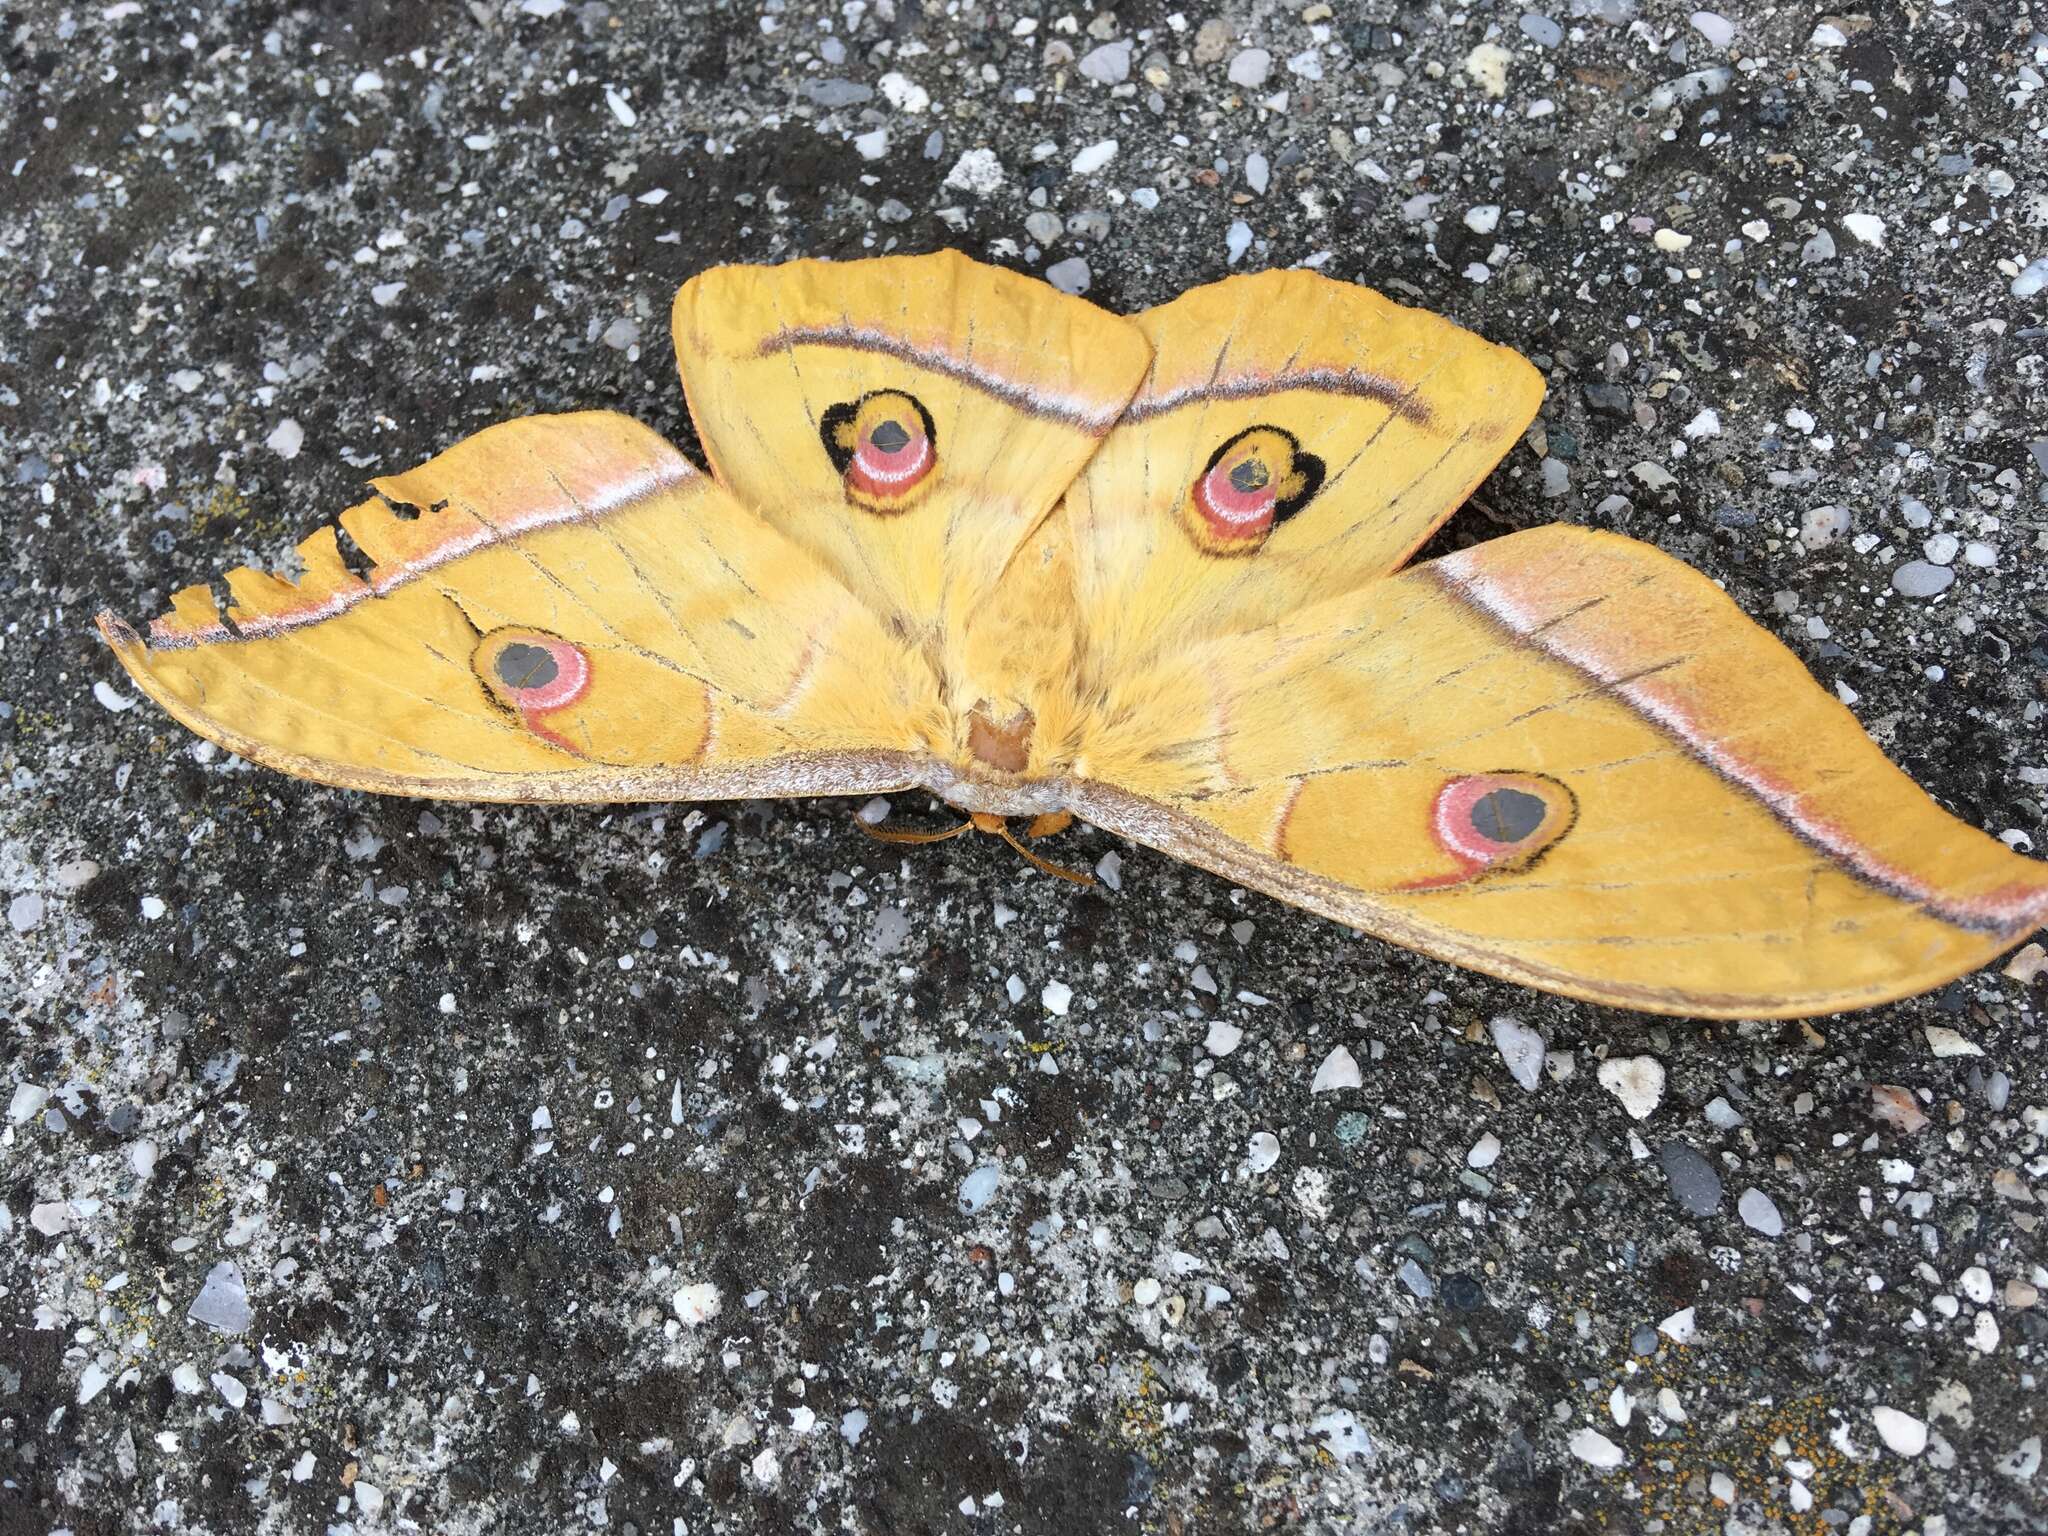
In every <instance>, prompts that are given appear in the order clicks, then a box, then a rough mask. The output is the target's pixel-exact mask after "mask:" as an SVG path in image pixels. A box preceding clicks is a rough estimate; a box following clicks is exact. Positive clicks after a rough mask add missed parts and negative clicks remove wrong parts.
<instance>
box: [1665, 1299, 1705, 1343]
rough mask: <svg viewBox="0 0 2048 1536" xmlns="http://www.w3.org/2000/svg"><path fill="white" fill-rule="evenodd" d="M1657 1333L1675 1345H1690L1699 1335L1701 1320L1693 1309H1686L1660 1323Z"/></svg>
mask: <svg viewBox="0 0 2048 1536" xmlns="http://www.w3.org/2000/svg"><path fill="white" fill-rule="evenodd" d="M1657 1331H1658V1332H1659V1333H1661V1334H1663V1335H1664V1337H1665V1338H1667V1339H1669V1340H1670V1341H1671V1342H1672V1343H1674V1344H1690V1343H1691V1342H1692V1341H1693V1339H1694V1338H1695V1337H1696V1336H1697V1335H1698V1333H1699V1319H1698V1317H1697V1315H1696V1314H1695V1311H1694V1309H1693V1308H1691V1307H1685V1308H1682V1309H1681V1310H1679V1311H1677V1312H1674V1313H1672V1314H1671V1315H1670V1316H1669V1317H1667V1318H1665V1319H1664V1321H1663V1322H1661V1323H1659V1324H1658V1325H1657Z"/></svg>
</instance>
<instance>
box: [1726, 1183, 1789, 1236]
mask: <svg viewBox="0 0 2048 1536" xmlns="http://www.w3.org/2000/svg"><path fill="white" fill-rule="evenodd" d="M1735 1214H1736V1215H1738V1216H1740V1217H1741V1218H1742V1224H1743V1225H1744V1226H1746V1227H1748V1228H1749V1229H1750V1230H1751V1231H1753V1232H1761V1233H1763V1235H1764V1236H1765V1237H1776V1236H1778V1235H1779V1234H1780V1233H1782V1232H1783V1231H1784V1230H1785V1218H1784V1217H1782V1216H1780V1215H1779V1214H1778V1206H1777V1202H1776V1201H1774V1200H1772V1199H1771V1197H1770V1196H1769V1195H1767V1194H1765V1193H1764V1192H1763V1191H1762V1190H1760V1189H1755V1188H1751V1189H1745V1190H1744V1191H1743V1192H1742V1197H1741V1198H1740V1199H1738V1200H1737V1201H1736V1202H1735Z"/></svg>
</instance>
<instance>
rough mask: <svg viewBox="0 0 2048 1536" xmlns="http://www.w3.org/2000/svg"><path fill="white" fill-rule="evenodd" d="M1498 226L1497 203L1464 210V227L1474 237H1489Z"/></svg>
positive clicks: (1498, 206) (1498, 208) (1482, 204)
mask: <svg viewBox="0 0 2048 1536" xmlns="http://www.w3.org/2000/svg"><path fill="white" fill-rule="evenodd" d="M1499 225H1500V204H1499V203H1481V204H1479V205H1478V206H1477V207H1475V208H1467V209H1466V210H1465V227H1466V228H1467V229H1469V230H1471V231H1472V233H1474V234H1475V235H1490V234H1492V233H1493V232H1494V230H1495V229H1496V228H1498V227H1499Z"/></svg>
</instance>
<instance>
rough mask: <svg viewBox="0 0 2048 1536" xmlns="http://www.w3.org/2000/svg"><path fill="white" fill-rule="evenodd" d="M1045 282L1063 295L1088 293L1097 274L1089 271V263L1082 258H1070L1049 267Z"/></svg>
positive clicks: (1046, 271) (1046, 270)
mask: <svg viewBox="0 0 2048 1536" xmlns="http://www.w3.org/2000/svg"><path fill="white" fill-rule="evenodd" d="M1045 280H1046V281H1047V282H1048V283H1051V284H1052V285H1053V287H1055V288H1057V289H1059V291H1060V292H1061V293H1086V292H1087V291H1088V289H1089V287H1090V286H1091V285H1092V284H1093V283H1094V281H1095V274H1094V273H1092V272H1090V271H1089V270H1088V263H1087V262H1086V261H1085V260H1083V259H1082V258H1081V257H1079V256H1069V257H1067V258H1066V260H1064V261H1056V262H1054V263H1053V264H1052V265H1051V266H1049V267H1047V268H1046V269H1045Z"/></svg>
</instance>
